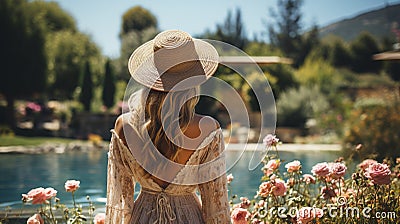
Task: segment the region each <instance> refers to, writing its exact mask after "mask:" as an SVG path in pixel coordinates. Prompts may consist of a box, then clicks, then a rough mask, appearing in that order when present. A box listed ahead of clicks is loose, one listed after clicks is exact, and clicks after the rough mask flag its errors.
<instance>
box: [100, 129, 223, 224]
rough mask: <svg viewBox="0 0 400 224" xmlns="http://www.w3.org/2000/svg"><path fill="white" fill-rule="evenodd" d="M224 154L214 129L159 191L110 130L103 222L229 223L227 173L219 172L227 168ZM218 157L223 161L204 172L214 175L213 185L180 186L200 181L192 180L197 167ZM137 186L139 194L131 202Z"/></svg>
mask: <svg viewBox="0 0 400 224" xmlns="http://www.w3.org/2000/svg"><path fill="white" fill-rule="evenodd" d="M223 150H224V144H223V138H222V132H221V129H217V130H215V131H213V132H212V133H211V134H210V135H209V136H208V137H207V138H206V139H205V140H204V141H203V142H202V144H200V146H199V147H198V149H197V150H196V151H195V152H194V153H193V154H192V155H191V157H190V158H189V160H188V161H187V163H186V165H185V166H184V168H183V169H182V170H180V171H179V172H178V174H177V175H176V177H175V179H174V180H175V181H174V182H173V183H171V184H170V185H168V187H166V188H165V189H163V188H161V187H160V186H159V185H158V184H157V183H156V182H155V181H154V180H153V179H152V178H151V177H150V176H149V174H148V173H147V172H145V170H144V169H143V168H142V167H141V166H140V164H139V163H138V161H137V160H136V159H135V157H134V156H133V154H132V152H131V150H129V148H128V147H126V146H125V145H124V143H123V142H122V140H121V139H120V138H119V136H118V135H117V133H116V132H115V131H113V130H112V138H111V143H110V151H109V158H108V176H107V205H106V223H110V224H120V223H135V224H136V223H143V224H149V223H151V224H156V223H158V224H164V223H173V224H178V223H190V224H197V223H198V224H204V223H207V224H209V223H230V217H229V203H228V196H227V186H226V175H225V173H224V172H221V171H224V170H225V159H224V157H223V156H222V157H221V156H220V155H222V152H223ZM217 157H218V158H222V159H219V162H217V163H214V165H213V166H212V168H211V169H209V171H208V172H207V175H208V176H209V175H211V176H215V178H211V179H212V180H211V181H207V182H204V183H201V184H195V185H180V184H178V183H179V182H182V183H184V180H187V179H196V178H197V179H199V178H200V179H201V178H202V177H196V175H199V172H197V171H198V169H199V166H198V165H199V164H205V163H207V162H210V161H214V160H215V159H216V158H217ZM192 165H195V166H192ZM222 169H223V170H222ZM203 173H204V172H203ZM221 174H222V175H221ZM203 175H204V174H203ZM136 182H138V183H139V184H140V186H141V190H140V193H139V195H138V197H137V198H136V199H134V192H135V189H134V188H135V183H136ZM198 194H200V197H199V196H198Z"/></svg>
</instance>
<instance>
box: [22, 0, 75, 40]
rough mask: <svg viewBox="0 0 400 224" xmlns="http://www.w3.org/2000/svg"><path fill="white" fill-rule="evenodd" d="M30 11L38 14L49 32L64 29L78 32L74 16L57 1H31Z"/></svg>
mask: <svg viewBox="0 0 400 224" xmlns="http://www.w3.org/2000/svg"><path fill="white" fill-rule="evenodd" d="M29 11H31V12H33V13H34V14H36V15H38V17H39V18H40V20H41V21H40V22H41V23H42V24H43V25H44V27H45V29H46V32H47V33H48V34H49V33H52V32H58V31H63V30H64V31H66V30H68V31H71V32H77V28H76V22H75V20H74V18H73V17H72V16H71V15H70V14H69V13H67V12H66V11H64V10H63V9H62V8H61V7H60V6H59V4H58V3H57V2H45V1H32V2H29Z"/></svg>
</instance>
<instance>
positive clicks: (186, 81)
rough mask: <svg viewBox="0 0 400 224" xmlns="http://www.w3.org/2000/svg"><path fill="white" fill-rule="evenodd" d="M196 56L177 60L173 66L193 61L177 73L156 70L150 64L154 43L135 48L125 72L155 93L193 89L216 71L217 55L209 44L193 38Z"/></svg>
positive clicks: (151, 62)
mask: <svg viewBox="0 0 400 224" xmlns="http://www.w3.org/2000/svg"><path fill="white" fill-rule="evenodd" d="M193 43H194V48H195V51H196V54H197V55H196V57H194V58H181V59H178V62H176V63H177V64H179V63H184V62H193V61H196V63H193V65H192V66H191V67H190V69H188V70H186V71H181V72H169V71H165V72H163V71H159V69H157V67H156V64H155V62H154V54H156V53H157V52H156V53H154V49H153V46H154V41H153V40H150V41H148V42H146V43H144V44H143V45H141V46H140V47H138V48H137V49H136V50H135V51H134V52H133V53H132V55H131V56H130V58H129V61H128V69H129V73H130V74H131V76H132V78H133V79H135V80H136V81H137V82H139V83H140V84H142V85H144V86H147V87H149V88H151V89H155V90H158V91H164V92H167V91H180V90H184V89H189V88H193V87H194V86H198V85H201V84H202V83H203V82H205V81H207V79H209V78H210V77H211V76H212V75H213V74H214V73H215V71H216V70H217V67H218V63H219V56H218V52H217V51H216V49H215V48H214V47H213V46H212V45H211V44H209V43H207V42H205V41H203V40H200V39H195V38H193Z"/></svg>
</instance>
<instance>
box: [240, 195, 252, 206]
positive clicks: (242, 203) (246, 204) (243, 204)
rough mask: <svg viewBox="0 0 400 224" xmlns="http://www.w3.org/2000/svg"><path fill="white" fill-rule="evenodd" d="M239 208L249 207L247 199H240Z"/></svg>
mask: <svg viewBox="0 0 400 224" xmlns="http://www.w3.org/2000/svg"><path fill="white" fill-rule="evenodd" d="M240 201H241V202H240V207H241V208H248V207H250V204H251V202H250V200H249V199H248V198H247V197H240Z"/></svg>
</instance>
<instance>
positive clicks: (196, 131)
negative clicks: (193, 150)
mask: <svg viewBox="0 0 400 224" xmlns="http://www.w3.org/2000/svg"><path fill="white" fill-rule="evenodd" d="M219 127H220V125H219V123H218V121H217V120H215V119H214V118H212V117H210V116H204V115H200V114H195V115H194V117H193V119H192V120H191V121H190V123H189V126H188V128H187V129H186V131H185V135H186V136H188V137H189V138H197V137H200V138H201V139H203V138H204V137H206V136H208V135H209V134H210V133H211V132H213V131H215V130H216V129H218V128H219Z"/></svg>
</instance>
